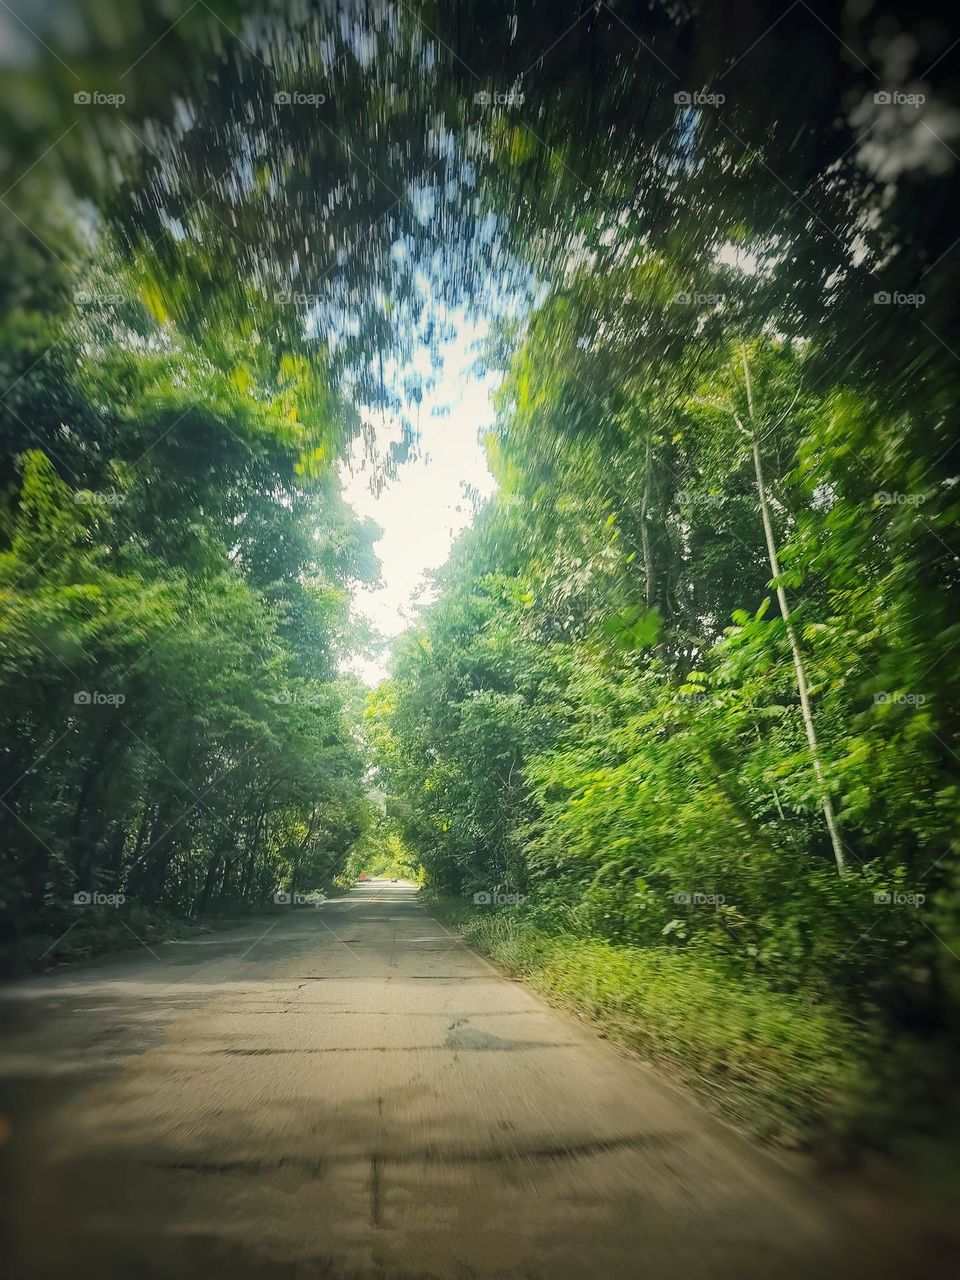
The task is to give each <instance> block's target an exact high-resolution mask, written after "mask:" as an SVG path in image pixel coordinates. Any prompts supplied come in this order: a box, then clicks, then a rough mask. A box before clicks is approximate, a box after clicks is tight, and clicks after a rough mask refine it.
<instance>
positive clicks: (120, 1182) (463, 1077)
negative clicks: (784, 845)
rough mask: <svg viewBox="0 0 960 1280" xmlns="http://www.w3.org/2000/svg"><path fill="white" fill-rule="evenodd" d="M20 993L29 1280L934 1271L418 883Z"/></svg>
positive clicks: (20, 1120)
mask: <svg viewBox="0 0 960 1280" xmlns="http://www.w3.org/2000/svg"><path fill="white" fill-rule="evenodd" d="M3 997H4V1012H5V1020H6V1024H7V1034H6V1036H5V1041H4V1050H3V1055H2V1059H0V1084H2V1089H3V1099H4V1109H5V1112H6V1114H7V1117H8V1120H9V1131H8V1132H7V1134H6V1142H5V1145H4V1148H3V1164H4V1170H3V1172H4V1177H5V1181H6V1182H7V1183H8V1184H10V1185H9V1186H8V1189H7V1191H6V1194H5V1204H6V1212H5V1215H4V1216H5V1219H6V1221H5V1228H6V1232H7V1242H6V1251H7V1254H8V1264H7V1265H5V1266H4V1268H3V1270H4V1272H5V1274H6V1275H8V1276H10V1277H11V1280H27V1278H29V1280H48V1278H51V1277H56V1278H57V1280H67V1278H69V1280H86V1278H87V1277H90V1278H91V1280H93V1278H96V1280H113V1278H114V1277H116V1278H117V1280H120V1278H121V1277H122V1278H123V1280H151V1278H153V1277H156V1278H158V1280H159V1278H161V1277H162V1278H163V1280H167V1278H170V1280H173V1277H177V1278H178V1280H193V1278H194V1277H197V1278H198V1280H199V1278H200V1277H203V1280H211V1277H220V1276H223V1277H230V1280H246V1277H260V1278H263V1280H280V1278H283V1280H308V1278H309V1280H312V1278H313V1277H330V1278H331V1280H333V1278H336V1280H346V1278H347V1277H356V1278H358V1280H359V1278H360V1277H363V1278H364V1280H367V1278H370V1280H372V1278H374V1277H383V1278H388V1280H401V1278H402V1280H414V1277H418V1278H422V1280H427V1278H430V1280H441V1278H442V1280H448V1278H449V1280H454V1278H455V1280H467V1278H469V1277H504V1278H505V1277H511V1278H516V1280H568V1278H569V1280H573V1278H577V1280H580V1278H582V1277H595V1278H602V1280H605V1278H606V1277H611V1278H617V1280H619V1277H633V1276H636V1277H644V1278H646V1280H660V1277H664V1278H666V1277H669V1278H670V1280H698V1278H699V1277H717V1278H720V1280H727V1278H729V1280H734V1278H736V1280H753V1278H754V1277H756V1278H757V1280H773V1278H775V1277H776V1278H777V1280H787V1278H788V1277H793V1276H798V1277H800V1276H817V1277H818V1280H824V1278H825V1277H828V1276H833V1275H837V1276H841V1275H842V1276H844V1277H850V1276H854V1275H869V1276H871V1277H877V1276H881V1275H891V1276H892V1275H909V1276H911V1277H918V1276H920V1275H922V1274H924V1269H923V1266H922V1265H921V1264H920V1262H919V1261H918V1258H917V1255H916V1253H915V1252H914V1251H913V1250H912V1247H911V1246H910V1243H909V1241H904V1240H903V1238H902V1236H903V1233H902V1232H901V1231H898V1230H897V1229H896V1224H895V1223H894V1224H891V1221H890V1219H889V1216H888V1215H886V1214H884V1213H883V1212H881V1211H878V1210H877V1208H876V1206H874V1205H873V1204H872V1202H870V1201H869V1199H866V1200H864V1199H863V1198H862V1197H861V1198H860V1199H858V1198H857V1197H856V1196H850V1197H847V1198H846V1199H845V1193H844V1192H843V1191H842V1189H838V1187H837V1186H835V1185H831V1186H830V1187H826V1186H825V1185H823V1184H822V1183H820V1182H818V1181H817V1180H816V1179H814V1178H812V1177H811V1176H810V1175H809V1174H808V1173H807V1172H806V1171H805V1168H804V1167H803V1166H802V1165H798V1164H796V1162H785V1161H783V1160H780V1159H778V1158H775V1157H774V1156H772V1155H771V1154H769V1153H767V1152H766V1151H763V1150H761V1149H759V1148H757V1147H756V1146H755V1145H754V1144H752V1143H750V1142H748V1141H747V1140H746V1139H744V1138H741V1137H740V1136H738V1135H737V1134H736V1133H734V1132H733V1131H732V1130H730V1129H728V1128H727V1127H726V1126H724V1125H723V1124H722V1123H721V1122H720V1121H719V1120H716V1119H714V1118H712V1117H710V1116H708V1115H707V1114H705V1113H704V1111H703V1110H702V1109H701V1108H700V1107H699V1106H698V1105H697V1104H696V1103H695V1102H694V1101H693V1100H692V1099H691V1098H690V1097H689V1096H687V1095H686V1094H685V1093H683V1092H682V1091H680V1090H678V1089H675V1088H674V1087H673V1086H672V1085H671V1084H670V1082H669V1081H667V1080H665V1079H664V1078H663V1076H662V1075H660V1074H658V1073H656V1072H654V1071H653V1070H651V1069H650V1068H649V1067H647V1066H645V1065H644V1064H642V1063H640V1062H638V1061H636V1060H635V1059H633V1058H631V1057H629V1056H627V1055H626V1054H623V1053H620V1052H618V1051H616V1050H615V1049H613V1048H612V1047H611V1046H610V1045H609V1044H608V1043H606V1042H604V1041H603V1040H601V1039H600V1038H598V1036H597V1035H596V1033H595V1032H593V1031H592V1030H591V1029H590V1028H587V1027H585V1026H582V1025H581V1024H580V1023H579V1022H577V1021H575V1020H574V1019H573V1018H571V1017H568V1016H567V1015H565V1014H562V1013H559V1012H557V1011H555V1010H552V1009H551V1008H549V1007H548V1006H546V1005H545V1004H543V1003H542V1002H541V1001H540V1000H539V999H538V998H536V997H535V996H533V995H531V994H530V993H529V992H527V991H526V990H525V989H523V988H522V987H521V986H518V985H517V984H515V983H512V982H510V981H508V980H507V979H505V978H503V977H502V976H501V975H499V974H498V973H497V972H496V971H494V970H493V969H492V968H491V967H490V966H489V965H488V964H487V963H486V961H484V960H483V959H481V958H480V957H479V956H477V955H475V954H474V953H473V952H471V951H470V950H469V949H468V948H467V947H466V946H465V945H464V944H463V943H462V941H459V940H458V939H457V938H456V937H455V936H454V935H453V934H451V933H450V932H449V931H448V930H446V929H445V928H444V927H443V926H442V925H440V924H438V923H437V921H435V920H434V919H433V918H432V917H431V916H430V915H428V913H427V912H426V911H425V910H424V909H423V908H422V907H421V906H419V905H418V903H417V901H416V894H415V892H414V890H413V888H412V887H411V886H407V885H395V884H390V883H387V882H384V881H372V882H369V883H367V884H364V885H361V886H359V887H358V888H356V889H354V890H353V892H351V893H350V894H348V895H346V896H345V897H344V898H342V899H340V900H337V901H331V902H329V903H326V904H324V905H323V906H322V907H320V908H318V909H316V910H314V909H307V908H300V909H297V908H289V909H283V910H279V911H278V912H277V914H276V916H275V918H274V919H273V920H266V921H258V922H257V923H256V924H255V925H252V924H251V925H247V926H245V927H243V928H241V929H235V930H231V931H228V932H221V933H214V934H211V935H204V936H202V937H199V938H195V939H191V940H189V941H186V942H179V943H171V944H166V945H164V946H162V947H160V948H159V949H158V950H156V954H153V953H148V952H147V951H146V950H143V951H141V952H139V953H138V954H129V955H124V956H123V957H114V958H112V959H111V960H109V961H104V962H98V963H96V964H90V965H84V966H75V967H72V968H70V969H64V970H62V971H60V972H58V973H54V974H51V975H47V976H44V977H40V978H36V979H33V980H31V981H28V982H23V983H19V984H17V985H15V986H12V987H10V988H7V989H6V990H5V991H4V993H3ZM847 1200H849V1203H847ZM898 1241H899V1245H898ZM928 1274H933V1271H932V1270H931V1271H929V1272H928ZM944 1274H946V1273H945V1272H944Z"/></svg>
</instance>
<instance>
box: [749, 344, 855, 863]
mask: <svg viewBox="0 0 960 1280" xmlns="http://www.w3.org/2000/svg"><path fill="white" fill-rule="evenodd" d="M740 354H741V356H742V358H743V376H744V380H745V382H746V388H747V407H748V409H749V412H750V430H749V431H747V432H746V434H747V435H748V436H749V438H750V444H751V446H752V448H753V467H754V470H755V472H756V475H757V494H758V496H759V498H760V514H761V516H762V518H763V532H764V536H765V538H766V540H767V556H768V557H769V560H770V572H771V573H772V574H773V578H774V581H775V583H776V592H777V602H778V603H779V605H780V614H781V617H782V618H783V623H784V626H785V627H786V630H787V639H788V641H789V642H790V652H791V654H792V655H793V669H794V672H795V673H796V677H797V691H798V693H799V694H800V709H801V711H802V713H803V725H804V728H805V729H806V731H807V743H808V744H809V747H810V758H811V759H812V761H813V772H814V774H815V775H816V779H817V787H818V789H819V792H820V806H821V808H822V809H823V816H824V818H825V819H826V823H827V830H828V831H829V832H830V843H831V845H832V846H833V856H834V858H835V859H836V862H837V870H838V871H839V873H840V874H841V875H845V874H846V871H847V861H846V858H845V856H844V853H843V845H842V844H841V841H840V832H839V830H838V828H837V819H836V816H835V814H834V812H833V802H832V800H831V799H830V793H829V791H828V789H827V780H826V776H825V774H824V771H823V763H822V761H821V758H820V746H819V743H818V742H817V731H816V728H815V727H814V723H813V713H812V711H811V709H810V695H809V693H808V690H807V676H806V671H805V670H804V665H803V655H802V654H801V652H800V645H799V643H798V641H797V633H796V631H795V630H794V626H793V621H792V619H791V616H790V604H789V602H788V600H787V593H786V591H784V589H783V587H782V585H781V583H780V559H779V557H778V555H777V544H776V540H775V538H774V534H773V521H772V520H771V518H770V504H769V503H768V502H767V490H766V485H765V484H764V479H763V462H762V459H761V457H760V443H759V441H758V440H757V433H756V429H755V425H754V419H753V390H752V388H751V384H750V366H749V364H748V363H747V352H746V349H745V348H743V347H741V351H740ZM737 425H738V426H740V427H741V430H743V427H742V424H741V423H739V422H738V423H737Z"/></svg>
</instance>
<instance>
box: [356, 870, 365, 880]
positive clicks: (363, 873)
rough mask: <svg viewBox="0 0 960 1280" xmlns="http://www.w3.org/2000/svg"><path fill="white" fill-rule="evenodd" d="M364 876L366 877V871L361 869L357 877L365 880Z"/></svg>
mask: <svg viewBox="0 0 960 1280" xmlns="http://www.w3.org/2000/svg"><path fill="white" fill-rule="evenodd" d="M366 878H367V873H366V872H365V871H361V872H360V875H359V877H358V879H360V880H366Z"/></svg>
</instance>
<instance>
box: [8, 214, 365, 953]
mask: <svg viewBox="0 0 960 1280" xmlns="http://www.w3.org/2000/svg"><path fill="white" fill-rule="evenodd" d="M8 234H9V235H11V236H14V237H15V238H14V241H13V243H12V244H11V245H10V246H9V247H10V248H11V249H12V250H13V252H11V253H9V254H8V255H6V256H5V259H4V267H3V269H2V271H3V279H2V285H3V290H4V293H5V295H6V298H7V303H8V309H7V320H6V322H5V326H4V330H3V335H2V336H3V347H4V350H5V352H6V359H7V361H8V362H10V361H15V362H16V363H17V364H18V365H19V366H20V368H21V370H22V372H21V374H20V376H19V377H16V378H15V379H11V380H10V383H9V385H8V389H7V393H6V396H5V399H4V403H3V437H2V454H3V458H2V464H0V465H2V467H3V472H4V480H5V483H4V490H3V508H2V513H0V530H2V532H0V538H2V550H0V597H2V616H0V673H2V681H3V688H4V701H3V716H2V725H0V736H2V743H3V747H2V757H0V779H2V780H0V792H2V805H0V830H2V838H3V848H4V865H3V883H2V896H3V913H2V921H3V942H4V944H5V946H6V951H7V953H8V954H10V953H16V954H17V955H18V956H25V957H27V958H30V957H31V956H32V958H33V959H36V958H37V957H38V956H39V954H40V953H42V952H43V950H44V947H45V945H46V944H47V943H49V944H51V945H52V944H54V943H55V942H56V939H57V938H58V936H59V935H60V934H62V933H63V931H64V930H65V929H66V928H67V927H68V926H71V925H82V926H83V927H82V928H80V931H79V934H78V935H74V936H72V937H71V938H70V940H69V943H68V944H67V946H66V950H65V951H62V952H61V954H70V953H73V954H76V952H77V950H78V948H77V938H78V937H83V936H84V935H85V933H86V932H87V930H88V927H89V926H91V925H92V926H94V928H95V931H96V932H97V933H98V934H102V935H103V934H105V933H106V931H107V930H108V929H109V925H108V922H107V919H106V917H107V916H109V915H110V913H109V912H108V911H105V912H99V913H97V912H95V911H89V910H88V909H87V908H83V907H78V906H75V905H74V902H73V895H74V893H76V892H102V893H109V894H114V893H122V894H123V895H124V896H125V897H126V898H127V900H128V903H129V904H130V905H131V908H132V909H134V908H135V909H139V910H140V911H141V914H143V911H144V910H146V909H152V910H153V911H154V914H155V917H156V918H162V916H163V913H167V914H174V915H179V916H184V915H189V916H193V915H203V914H206V913H208V912H210V911H214V910H223V909H226V908H230V909H233V908H236V907H238V906H242V905H244V904H259V905H263V904H265V903H268V902H269V900H270V895H271V894H272V893H273V892H274V890H275V889H276V888H277V887H278V886H279V885H280V884H281V883H283V884H289V885H290V886H292V887H293V888H295V889H296V888H313V887H316V886H319V885H322V884H324V883H327V882H328V881H329V880H330V879H331V878H332V876H333V875H334V874H335V873H336V872H337V871H338V870H339V869H340V867H341V866H342V864H343V862H344V859H345V857H346V855H347V852H348V850H349V848H350V846H351V844H352V843H353V841H354V840H355V839H356V838H357V836H358V835H359V834H360V832H361V831H362V830H363V828H364V826H365V824H366V821H367V815H368V809H369V806H368V803H367V801H366V799H365V797H364V791H363V784H362V768H363V762H362V758H361V754H360V751H359V748H358V746H357V743H356V740H355V737H354V735H353V734H352V732H351V730H350V728H349V724H348V723H347V720H346V719H345V717H344V713H343V693H342V692H341V690H340V688H339V687H338V680H339V678H338V676H337V662H338V658H339V656H340V655H341V654H343V653H344V652H346V651H347V649H348V648H349V646H350V644H351V636H350V627H349V621H348V608H349V585H350V583H351V582H352V581H354V580H361V579H362V580H368V581H369V580H373V579H375V577H376V573H377V567H376V561H375V559H374V557H373V554H372V550H371V546H372V538H373V535H374V528H373V526H372V525H364V524H362V523H360V522H359V521H358V520H357V518H356V517H355V515H354V513H353V512H352V511H351V510H350V509H349V508H348V507H347V506H346V505H345V503H344V502H343V500H342V498H341V496H340V491H339V482H338V480H337V477H336V474H335V472H334V471H333V469H332V463H333V462H334V461H335V459H336V458H337V457H338V456H339V455H340V454H341V453H342V451H343V449H344V448H345V447H346V444H347V443H348V442H349V440H350V439H351V438H352V436H353V435H354V434H355V433H356V430H357V423H356V416H355V414H354V413H353V412H352V411H350V410H348V409H347V408H346V406H345V405H344V404H343V403H342V402H341V401H340V400H339V399H338V398H337V396H336V395H335V394H334V392H333V390H332V388H331V385H330V382H329V378H328V375H327V372H326V370H325V367H324V362H323V358H322V352H317V353H314V354H313V356H312V358H310V359H307V358H305V357H304V356H303V355H301V354H298V353H297V352H295V351H291V352H283V353H280V354H277V353H276V352H268V351H266V350H264V347H263V345H260V346H252V347H251V346H248V347H246V348H245V349H244V352H243V354H242V356H240V355H238V356H237V357H236V358H235V360H234V361H233V362H232V363H227V362H226V361H225V358H224V346H225V344H224V342H222V341H221V340H220V339H221V338H222V337H223V335H222V334H221V333H219V332H218V331H217V329H216V326H215V324H213V323H211V326H210V328H209V330H208V333H207V334H206V335H205V336H204V340H203V341H199V340H197V339H194V338H191V337H190V336H188V335H186V334H185V333H184V332H183V331H182V329H181V328H180V327H179V326H178V325H177V324H175V323H174V322H173V321H171V320H170V319H165V320H160V319H158V318H157V316H156V315H155V314H153V311H152V309H151V307H150V306H149V305H148V303H147V302H145V301H144V289H143V286H142V283H140V276H139V273H138V271H137V270H136V265H134V266H133V267H131V268H127V267H125V266H124V265H123V264H122V263H120V262H119V261H117V260H116V259H115V257H113V256H112V255H111V252H110V249H109V236H108V235H107V234H106V232H105V231H103V229H101V233H100V235H99V236H98V239H97V244H96V246H95V248H94V249H92V250H91V251H89V252H87V253H86V254H83V255H81V253H80V250H79V248H77V249H76V254H77V256H76V258H75V259H74V260H73V261H70V262H68V261H66V260H65V259H63V258H62V255H63V254H64V253H66V250H67V246H66V245H65V244H63V243H61V261H60V262H59V263H58V262H56V261H51V259H50V257H49V255H45V254H44V253H43V252H42V250H41V252H37V251H36V250H35V248H34V245H33V244H32V243H31V239H30V237H29V236H28V234H27V233H26V231H25V230H23V229H22V228H21V229H20V234H19V235H17V234H16V231H15V230H13V231H10V230H9V229H8ZM78 280H79V283H80V285H81V286H82V287H80V288H78V287H77V285H76V282H77V281H78ZM71 286H72V287H71ZM84 912H86V913H87V914H86V915H85V914H84ZM147 916H149V911H148V912H147ZM147 916H145V917H144V919H145V920H146V919H147ZM151 918H153V917H151ZM25 938H26V939H29V942H28V943H24V942H23V940H24V939H25ZM118 940H119V941H124V940H125V941H126V943H127V944H130V942H131V938H130V935H129V933H127V934H125V935H123V937H122V938H119V939H118ZM87 941H89V940H87ZM28 953H29V955H28Z"/></svg>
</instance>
